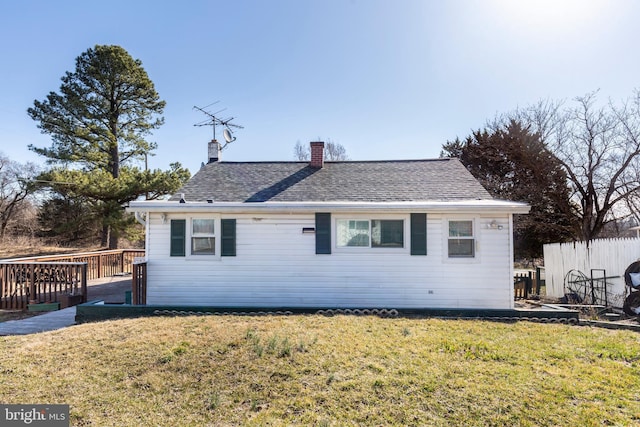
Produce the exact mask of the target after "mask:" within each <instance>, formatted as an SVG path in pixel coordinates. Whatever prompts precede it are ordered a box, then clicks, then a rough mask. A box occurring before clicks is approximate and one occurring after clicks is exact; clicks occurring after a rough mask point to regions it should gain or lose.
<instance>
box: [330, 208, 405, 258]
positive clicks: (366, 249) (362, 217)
mask: <svg viewBox="0 0 640 427" xmlns="http://www.w3.org/2000/svg"><path fill="white" fill-rule="evenodd" d="M331 217H332V218H331V237H332V242H331V245H332V247H333V251H334V252H335V253H367V254H385V253H389V254H404V253H406V254H408V253H409V251H410V244H409V238H410V234H411V229H410V228H409V227H410V217H409V216H408V215H404V214H400V215H393V214H383V215H380V214H375V213H373V214H360V213H358V214H353V215H348V214H339V215H338V214H336V215H331ZM342 220H354V221H369V246H338V221H342ZM373 220H402V232H403V236H402V247H401V248H385V247H373V246H371V221H373Z"/></svg>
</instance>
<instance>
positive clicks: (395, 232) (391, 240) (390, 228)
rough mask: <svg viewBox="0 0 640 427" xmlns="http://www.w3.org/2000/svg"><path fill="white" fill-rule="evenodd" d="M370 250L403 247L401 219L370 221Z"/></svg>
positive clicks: (402, 222) (402, 223)
mask: <svg viewBox="0 0 640 427" xmlns="http://www.w3.org/2000/svg"><path fill="white" fill-rule="evenodd" d="M371 247H372V248H402V247H404V221H403V220H401V219H394V220H380V219H374V220H372V221H371Z"/></svg>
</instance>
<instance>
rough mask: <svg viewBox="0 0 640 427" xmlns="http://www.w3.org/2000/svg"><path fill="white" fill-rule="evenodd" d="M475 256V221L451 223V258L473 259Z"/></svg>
mask: <svg viewBox="0 0 640 427" xmlns="http://www.w3.org/2000/svg"><path fill="white" fill-rule="evenodd" d="M474 256H475V239H474V237H473V221H471V220H464V221H449V257H450V258H473V257H474Z"/></svg>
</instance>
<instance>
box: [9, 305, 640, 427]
mask: <svg viewBox="0 0 640 427" xmlns="http://www.w3.org/2000/svg"><path fill="white" fill-rule="evenodd" d="M0 384H1V385H2V386H1V387H0V401H1V402H3V403H49V404H54V403H59V404H69V405H70V406H71V420H72V425H78V426H85V425H86V426H88V425H91V426H102V425H113V426H146V425H158V426H204V425H212V426H213V425H300V424H302V425H318V426H333V425H335V426H343V425H416V426H423V425H435V426H445V425H460V426H491V425H495V426H547V425H548V426H558V425H560V426H564V425H568V426H596V425H597V426H601V425H620V426H629V425H640V334H637V333H634V332H629V331H610V330H605V329H591V328H586V327H578V326H568V325H559V324H536V323H529V322H519V323H496V322H485V321H468V320H438V319H381V318H377V317H349V316H336V317H320V316H288V317H234V316H221V317H217V316H216V317H214V316H206V317H176V318H169V317H154V318H144V319H133V320H119V321H109V322H104V323H92V324H84V325H79V326H74V327H72V328H68V329H65V330H61V331H55V332H50V333H43V334H38V335H31V336H25V337H0Z"/></svg>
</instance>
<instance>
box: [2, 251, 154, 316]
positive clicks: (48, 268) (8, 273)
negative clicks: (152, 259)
mask: <svg viewBox="0 0 640 427" xmlns="http://www.w3.org/2000/svg"><path fill="white" fill-rule="evenodd" d="M144 255H145V251H144V250H140V249H119V250H109V251H96V252H83V253H76V254H65V255H49V256H40V257H29V258H13V259H6V260H2V261H0V309H11V310H25V309H26V308H27V306H28V304H36V303H41V302H60V301H61V300H63V299H65V298H67V297H75V298H76V299H79V297H78V296H81V298H82V302H86V301H87V281H88V280H93V279H99V278H101V277H108V276H114V275H116V274H122V273H132V276H133V281H132V296H133V295H136V300H135V301H137V302H134V304H145V302H146V263H144V262H142V261H141V260H143V259H144ZM134 261H136V263H137V264H140V263H142V264H144V267H138V268H137V270H138V271H136V272H134V270H135V269H136V268H135V267H134ZM136 281H137V282H138V283H141V284H136ZM76 303H77V302H76Z"/></svg>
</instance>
